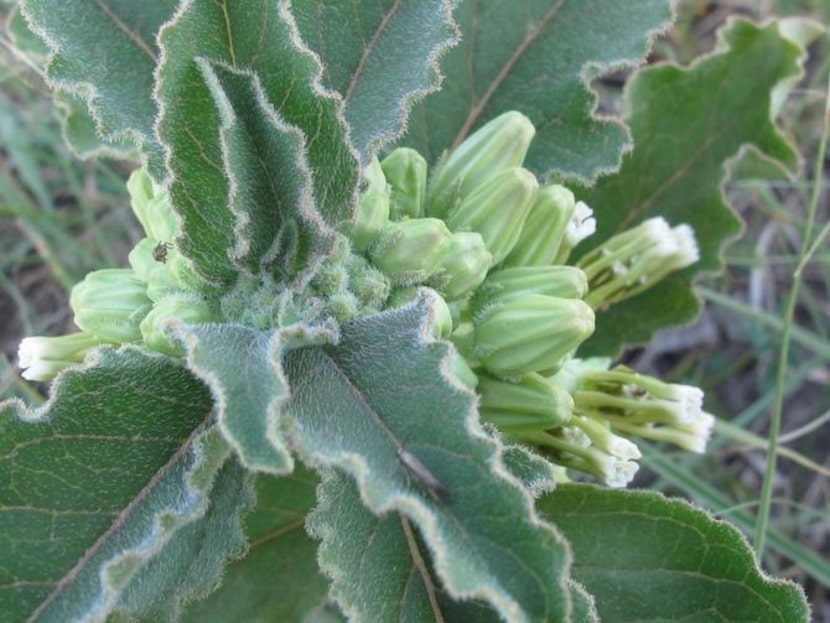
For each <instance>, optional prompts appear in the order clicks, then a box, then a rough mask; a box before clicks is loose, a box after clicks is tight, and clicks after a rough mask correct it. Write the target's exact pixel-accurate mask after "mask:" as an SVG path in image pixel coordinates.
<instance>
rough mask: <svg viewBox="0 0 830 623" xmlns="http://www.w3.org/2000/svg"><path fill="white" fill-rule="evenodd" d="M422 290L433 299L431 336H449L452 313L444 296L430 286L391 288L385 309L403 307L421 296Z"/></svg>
mask: <svg viewBox="0 0 830 623" xmlns="http://www.w3.org/2000/svg"><path fill="white" fill-rule="evenodd" d="M423 290H426V291H428V292H429V293H430V294H431V299H432V301H433V308H432V309H433V316H432V325H431V327H430V328H431V332H432V335H433V337H436V338H449V336H450V334H451V333H452V313H451V312H450V308H449V306H448V305H447V302H446V301H445V300H444V297H442V296H441V295H440V294H438V293H437V292H436V291H435V290H433V289H431V288H424V287H423V286H420V287H418V286H413V287H408V288H395V289H394V290H392V294H390V295H389V300H388V301H387V302H386V307H387V309H394V308H395V307H404V306H405V305H409V304H411V303H414V302H415V301H417V300H418V299H420V298H421V292H422V291H423Z"/></svg>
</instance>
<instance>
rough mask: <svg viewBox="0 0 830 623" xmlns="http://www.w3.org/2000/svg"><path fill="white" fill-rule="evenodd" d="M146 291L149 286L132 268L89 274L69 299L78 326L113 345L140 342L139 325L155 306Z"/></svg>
mask: <svg viewBox="0 0 830 623" xmlns="http://www.w3.org/2000/svg"><path fill="white" fill-rule="evenodd" d="M146 290H147V284H146V283H145V282H144V281H142V280H141V279H139V278H138V276H137V275H136V274H135V272H134V271H133V270H132V269H130V268H107V269H104V270H96V271H93V272H91V273H88V274H87V276H86V277H85V278H84V280H83V281H81V282H80V283H78V284H76V285H75V287H74V288H72V294H71V295H70V297H69V305H70V306H71V307H72V311H74V312H75V324H76V325H78V327H80V328H81V329H82V330H83V331H85V332H86V333H89V334H91V335H94V336H96V337H99V338H101V339H103V340H108V341H110V342H119V343H123V342H132V341H135V340H138V339H141V331H140V330H139V328H138V325H139V323H140V322H141V319H142V318H144V316H145V315H146V314H147V312H149V311H150V307H151V306H152V303H151V301H150V299H149V298H148V297H147V293H146Z"/></svg>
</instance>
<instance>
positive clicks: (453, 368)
mask: <svg viewBox="0 0 830 623" xmlns="http://www.w3.org/2000/svg"><path fill="white" fill-rule="evenodd" d="M450 358H451V359H450V374H451V375H452V377H453V378H454V379H455V380H457V381H458V382H459V383H461V385H463V386H464V387H466V388H467V389H475V388H476V386H477V385H478V376H476V373H475V372H473V370H472V368H470V365H469V364H468V363H467V360H466V359H464V357H462V356H461V353H458V352H455V353H452V354H451V355H450Z"/></svg>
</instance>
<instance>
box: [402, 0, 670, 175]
mask: <svg viewBox="0 0 830 623" xmlns="http://www.w3.org/2000/svg"><path fill="white" fill-rule="evenodd" d="M670 16H671V12H670V8H669V2H667V1H666V0H638V1H637V2H631V1H630V0H558V1H556V2H553V1H551V0H522V1H521V2H515V1H514V2H499V1H498V0H485V1H483V2H465V3H462V4H461V6H460V7H459V8H458V9H457V10H456V11H455V18H456V20H457V21H458V23H459V26H460V28H461V33H462V38H461V43H460V45H458V46H457V47H455V48H453V49H452V50H450V51H449V52H448V53H447V54H446V55H445V57H444V58H443V59H442V61H441V68H442V70H443V73H444V74H445V87H444V89H443V90H442V91H440V92H439V93H437V94H434V95H430V96H429V97H427V98H426V99H425V100H424V102H423V103H422V104H420V105H417V106H416V107H415V108H414V109H413V112H412V115H411V120H410V124H409V132H408V134H407V136H406V138H405V142H406V143H407V144H408V145H410V146H412V147H414V148H415V149H417V150H419V151H420V152H421V153H422V154H423V155H424V156H425V157H426V158H427V161H428V162H431V163H434V162H435V161H436V160H437V159H438V157H439V156H440V155H441V153H442V151H443V150H444V149H446V148H447V147H449V146H456V145H458V144H459V143H460V142H461V141H462V140H463V139H464V138H465V137H466V136H467V135H468V134H469V133H470V132H472V131H474V130H476V129H477V128H478V127H480V126H481V125H483V124H484V123H486V122H487V121H489V120H490V119H492V118H494V117H496V116H497V115H499V114H500V113H503V112H505V111H507V110H518V111H520V112H522V113H524V114H525V115H527V116H528V117H529V118H530V120H531V121H532V122H533V124H534V125H535V126H536V130H537V133H536V138H535V140H534V142H533V145H532V146H531V149H530V152H529V153H528V156H527V161H526V162H527V165H526V166H528V167H529V168H531V169H532V170H533V171H534V172H536V173H537V174H538V175H540V176H542V177H545V176H546V175H547V174H548V173H550V172H557V173H558V174H560V175H564V176H573V177H578V178H582V179H585V180H593V179H594V178H595V177H596V176H597V175H598V174H600V173H602V172H608V171H610V170H615V169H616V168H617V167H618V166H619V160H620V155H621V154H622V152H623V151H625V150H626V149H628V148H630V138H629V135H628V132H627V130H626V128H625V126H623V125H622V124H620V123H619V122H617V121H612V120H609V119H598V118H595V117H594V116H593V114H592V111H593V108H594V105H595V96H594V95H593V94H592V93H591V92H590V91H589V89H588V86H587V83H588V81H590V80H591V79H592V78H594V77H596V76H598V75H600V74H601V73H602V72H603V71H605V70H608V69H610V68H614V69H616V68H619V67H621V66H626V65H628V66H631V65H637V64H639V63H641V62H642V61H643V59H644V58H645V56H646V54H647V53H648V51H649V49H650V47H651V41H652V39H653V37H654V36H656V34H658V33H659V32H660V31H662V30H663V29H665V28H666V27H667V26H668V25H669V21H670Z"/></svg>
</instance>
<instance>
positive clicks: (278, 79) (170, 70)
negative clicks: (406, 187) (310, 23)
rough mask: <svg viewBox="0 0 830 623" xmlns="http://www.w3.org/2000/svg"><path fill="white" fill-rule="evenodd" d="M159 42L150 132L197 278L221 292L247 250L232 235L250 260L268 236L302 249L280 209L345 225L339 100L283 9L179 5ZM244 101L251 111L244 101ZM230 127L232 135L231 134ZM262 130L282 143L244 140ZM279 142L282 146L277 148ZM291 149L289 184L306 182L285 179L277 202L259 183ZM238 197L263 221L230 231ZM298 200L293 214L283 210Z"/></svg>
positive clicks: (346, 183) (347, 191)
mask: <svg viewBox="0 0 830 623" xmlns="http://www.w3.org/2000/svg"><path fill="white" fill-rule="evenodd" d="M159 39H160V42H161V48H162V51H163V58H162V62H161V65H160V68H159V74H158V76H159V84H158V88H157V91H156V96H157V98H158V100H159V103H160V109H161V116H160V120H159V124H158V132H159V135H160V137H161V139H162V141H163V142H164V144H165V147H166V148H167V150H168V158H167V165H168V168H169V171H170V174H171V179H170V193H171V198H172V201H173V205H174V208H175V209H176V210H177V211H178V212H179V214H180V215H181V217H182V230H183V231H182V236H181V238H180V239H179V244H180V246H181V248H182V250H183V252H184V253H185V255H187V256H188V257H189V258H190V259H191V260H193V262H194V264H195V267H196V269H197V271H198V272H199V273H201V274H202V276H204V277H205V278H206V279H207V280H208V281H210V282H212V283H214V285H216V286H219V287H222V286H226V285H228V284H229V283H230V282H231V281H233V278H234V276H235V274H236V273H237V268H236V266H235V265H234V261H233V259H232V258H233V257H234V256H235V255H240V254H241V255H242V257H243V258H245V259H250V258H246V254H245V251H244V250H245V248H246V245H249V244H250V241H249V240H248V239H246V238H242V237H240V238H237V236H238V234H240V233H241V232H239V231H237V227H239V228H241V229H243V230H246V231H247V232H248V233H249V234H252V235H255V238H256V239H255V245H256V248H258V249H262V247H263V245H265V246H266V247H267V245H268V244H269V242H270V241H269V238H273V235H271V234H272V233H273V231H277V232H280V234H282V235H285V236H286V237H288V238H289V239H291V236H296V237H297V238H300V237H301V236H300V235H299V234H297V233H296V232H294V233H292V232H290V228H284V227H283V225H284V224H285V223H286V221H289V220H290V219H288V218H286V216H285V215H283V214H281V213H280V212H279V208H280V207H282V208H286V207H288V206H291V208H292V211H293V212H300V213H302V214H304V215H306V216H309V217H310V215H312V214H319V215H320V216H321V217H322V219H323V220H324V222H325V223H327V224H328V225H329V226H330V227H335V226H337V225H338V224H340V223H341V222H343V221H345V220H348V219H349V218H351V214H352V210H353V206H354V201H355V199H354V196H355V191H356V186H357V179H358V162H357V154H356V152H355V150H354V149H353V148H352V147H351V144H350V142H349V140H348V136H347V130H346V126H345V123H344V121H343V118H342V100H341V99H340V98H339V96H337V95H336V94H334V93H329V92H327V91H325V90H324V89H323V88H322V86H321V85H320V82H319V81H320V76H321V72H322V68H321V67H320V65H319V63H318V61H317V59H316V57H315V56H314V55H313V54H312V53H311V52H309V51H308V50H307V49H306V48H305V45H304V44H303V42H302V41H301V40H300V39H299V35H298V33H297V31H296V26H295V24H294V21H293V18H292V16H291V14H290V13H289V11H288V4H287V3H286V2H270V1H266V0H256V1H254V2H245V3H232V2H224V1H223V2H192V1H185V2H183V3H182V5H181V7H180V9H179V11H178V12H177V14H176V16H175V18H174V19H173V20H172V21H171V22H170V23H169V24H168V25H167V26H166V27H165V28H164V29H163V31H162V32H161V33H160V36H159ZM199 59H203V60H199ZM208 60H209V61H210V62H208ZM220 66H221V67H224V68H225V69H223V70H219V71H223V75H224V80H222V81H220V80H219V78H218V76H217V75H216V71H217V70H216V69H215V68H217V67H220ZM211 67H212V68H214V69H213V71H212V72H211V70H210V69H209V68H211ZM206 71H207V74H206ZM243 75H248V76H249V78H248V80H247V81H245V80H243V79H242V78H241V76H243ZM220 86H221V87H222V88H221V89H219V88H218V87H220ZM252 92H253V95H254V96H255V97H256V99H257V105H256V106H253V104H252V103H250V102H247V99H248V98H249V97H250V96H251V95H252ZM217 98H218V101H217ZM243 103H246V104H247V106H248V109H247V110H246V109H245V108H244V105H243ZM226 104H227V106H226ZM231 110H232V111H233V113H234V114H233V115H232V114H231ZM223 121H224V128H223ZM234 121H237V122H238V123H239V124H240V125H239V126H235V127H233V122H234ZM269 126H270V127H271V128H276V129H277V130H278V131H279V132H280V134H281V136H279V137H277V136H268V137H262V136H255V135H252V134H250V132H251V130H252V129H253V128H255V127H269ZM272 131H273V130H272ZM246 133H247V135H246ZM300 138H301V139H302V140H301V141H299V144H298V140H299V139H300ZM223 140H230V141H232V142H233V145H228V144H226V145H227V147H228V148H229V149H228V150H227V151H226V150H224V149H223ZM240 140H243V141H244V140H248V141H249V142H250V144H248V145H245V144H244V142H243V143H240V142H239V141H240ZM280 141H284V142H285V143H286V144H285V145H281V146H280V147H279V148H277V146H276V145H277V143H279V142H280ZM231 147H232V148H231ZM292 150H293V151H294V152H295V153H294V160H295V162H294V163H293V165H291V166H290V167H289V170H288V171H287V173H288V175H289V176H290V177H291V178H293V177H296V172H295V169H298V170H301V171H304V172H310V171H311V172H314V173H315V175H313V177H311V178H310V179H309V180H308V181H307V182H306V183H305V186H300V187H298V186H297V185H296V184H290V183H289V182H288V181H287V180H286V181H285V182H284V184H285V185H286V186H287V192H285V194H284V195H281V194H280V192H281V191H283V189H282V188H276V187H270V188H269V187H268V184H267V183H268V181H269V180H270V179H272V176H275V175H276V176H277V177H279V174H278V173H276V171H278V170H279V167H280V166H281V165H282V164H283V161H282V159H283V158H285V157H286V155H288V154H290V153H291V151H292ZM254 156H259V157H260V158H263V160H262V161H260V162H257V161H256V159H255V158H254ZM237 157H238V159H237ZM255 170H256V171H263V172H264V173H265V174H266V175H267V176H269V177H268V179H265V180H260V179H258V180H256V181H255V182H253V186H252V187H244V186H242V184H243V182H252V180H251V178H250V177H245V173H246V172H250V171H255ZM273 181H274V182H276V179H274V180H273ZM263 193H264V194H263ZM269 194H270V195H275V194H276V195H278V196H279V199H280V202H279V204H278V205H271V204H269V203H268V199H269ZM246 195H248V196H249V197H250V198H252V199H253V198H256V200H257V201H262V202H263V203H262V204H261V205H258V209H259V210H267V209H268V208H270V210H271V213H270V215H269V214H267V213H266V214H262V213H261V212H260V213H258V215H259V216H258V218H256V219H253V220H251V221H250V222H248V223H245V222H243V223H239V222H238V221H237V216H238V215H237V214H234V212H233V210H232V208H231V207H229V205H230V204H231V203H232V201H231V199H232V198H235V199H237V200H239V199H241V198H244V197H245V196H246ZM298 197H301V198H302V200H303V201H302V203H300V204H299V205H292V204H291V202H292V201H296V200H297V198H298ZM312 201H313V203H311V202H312ZM248 204H249V205H253V203H252V202H248ZM284 229H286V230H289V231H283V230H284ZM298 244H299V243H298Z"/></svg>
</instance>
